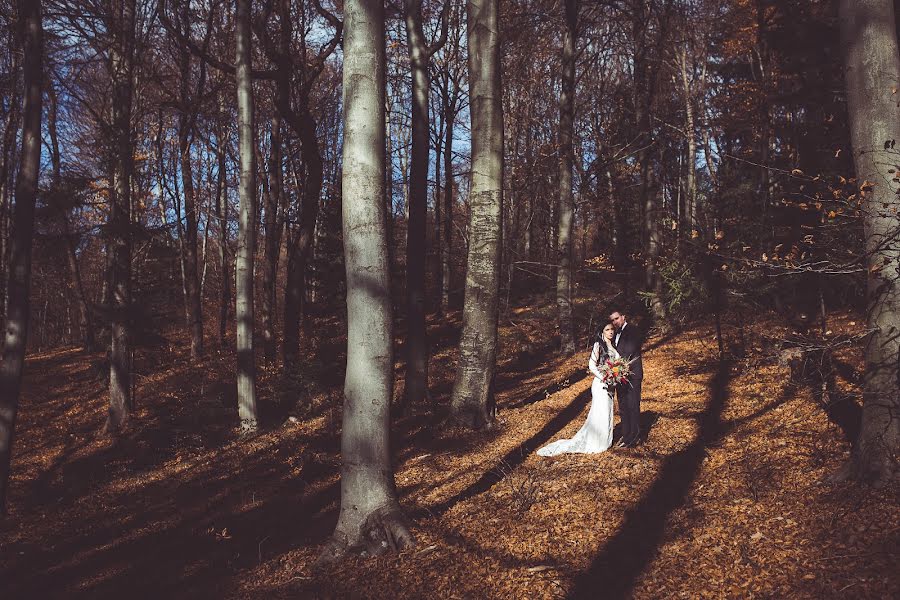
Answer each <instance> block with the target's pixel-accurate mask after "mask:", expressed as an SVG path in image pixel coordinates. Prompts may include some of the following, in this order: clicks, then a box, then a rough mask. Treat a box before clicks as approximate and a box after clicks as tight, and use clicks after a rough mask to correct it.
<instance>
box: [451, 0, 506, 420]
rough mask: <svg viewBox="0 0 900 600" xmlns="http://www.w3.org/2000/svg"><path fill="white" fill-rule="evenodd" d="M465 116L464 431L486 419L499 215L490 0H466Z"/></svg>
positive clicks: (460, 376) (455, 405)
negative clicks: (468, 170)
mask: <svg viewBox="0 0 900 600" xmlns="http://www.w3.org/2000/svg"><path fill="white" fill-rule="evenodd" d="M467 13H468V31H467V34H468V48H469V85H470V97H471V104H470V111H471V114H472V184H471V186H472V187H471V199H470V210H469V250H468V257H467V265H468V268H467V271H466V290H465V300H464V306H463V326H462V334H461V337H460V342H459V350H460V356H459V364H458V366H457V370H456V380H455V382H454V384H453V394H452V398H451V414H452V418H453V420H454V421H455V422H457V423H459V424H461V425H465V426H468V427H472V428H484V427H487V426H490V425H492V424H493V421H494V414H495V412H496V411H495V404H494V403H495V399H494V374H495V371H496V359H497V310H498V304H499V290H500V251H501V226H502V223H501V218H502V215H503V109H502V105H501V99H502V96H501V87H500V35H499V28H498V13H499V1H498V0H469V3H468V5H467Z"/></svg>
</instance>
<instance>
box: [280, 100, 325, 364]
mask: <svg viewBox="0 0 900 600" xmlns="http://www.w3.org/2000/svg"><path fill="white" fill-rule="evenodd" d="M291 114H292V115H293V117H292V120H291V128H292V129H293V130H294V132H295V133H297V135H299V136H300V144H301V146H300V156H301V158H302V160H303V164H304V165H305V166H306V180H305V181H304V184H303V196H302V199H301V201H300V225H299V226H298V227H297V228H296V231H295V233H294V235H293V236H292V238H291V240H290V247H289V249H288V265H287V281H285V286H284V342H283V343H284V348H283V355H284V371H285V372H286V373H288V372H291V371H292V370H294V369H296V368H297V366H298V363H299V360H300V323H301V320H302V318H303V303H304V297H305V296H306V263H307V261H308V259H309V253H310V250H311V249H312V243H313V239H314V237H315V232H316V218H317V216H318V214H319V196H320V195H321V194H322V180H323V165H322V155H321V153H320V151H319V140H318V138H317V137H316V121H315V119H314V118H313V116H312V113H310V112H309V110H308V109H307V108H306V106H305V104H304V105H303V106H302V107H301V108H300V110H299V111H296V112H292V113H291Z"/></svg>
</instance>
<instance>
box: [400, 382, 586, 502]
mask: <svg viewBox="0 0 900 600" xmlns="http://www.w3.org/2000/svg"><path fill="white" fill-rule="evenodd" d="M590 399H591V391H590V390H587V391H585V392H583V393H581V394H579V395H578V396H577V397H576V398H575V399H574V400H572V402H570V403H569V405H568V406H566V407H565V408H564V409H562V410H561V411H560V412H559V413H558V414H557V415H556V416H555V417H553V418H552V419H551V420H550V421H548V422H547V424H546V425H544V427H542V428H541V429H540V431H538V432H537V433H535V434H534V435H533V436H531V437H530V438H528V439H527V440H525V441H524V442H522V443H521V444H519V445H518V446H516V447H515V448H513V449H512V450H510V451H509V452H507V453H506V454H505V455H504V456H503V458H501V459H500V460H499V461H497V463H496V465H495V467H494V468H492V469H490V470H488V471H486V472H485V473H483V474H482V475H481V477H479V478H478V479H477V480H476V481H475V482H474V483H472V484H471V485H469V486H468V487H466V488H465V489H464V490H462V491H460V492H459V493H457V494H455V495H453V496H452V497H450V498H448V499H446V500H444V501H443V502H440V503H438V504H436V505H434V506H426V507H419V508H417V509H415V510H414V511H412V512H411V514H412V516H413V517H414V518H424V517H429V516H431V517H436V516H440V515H443V514H444V513H445V512H447V511H448V510H449V509H451V508H452V507H453V506H454V505H456V504H457V503H458V502H462V501H463V500H467V499H469V498H472V497H473V496H477V495H478V494H481V493H483V492H486V491H487V490H489V489H490V488H491V487H493V486H494V485H495V484H496V483H498V482H499V481H501V480H502V479H503V478H504V477H505V476H506V475H508V474H509V473H511V472H512V471H513V470H514V469H515V468H516V467H518V466H519V465H521V464H522V463H523V462H524V461H525V459H526V458H527V457H528V456H529V455H530V454H531V453H532V452H534V451H535V450H537V449H538V448H540V447H541V446H542V445H543V444H545V443H547V442H548V441H549V440H550V438H552V437H553V436H554V435H556V434H557V433H559V431H560V430H562V428H563V427H565V426H566V425H568V424H569V423H570V422H571V421H572V420H574V419H575V418H576V417H578V415H580V414H581V411H583V410H584V407H585V406H586V405H587V403H588V402H589V401H590Z"/></svg>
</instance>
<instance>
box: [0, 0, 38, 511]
mask: <svg viewBox="0 0 900 600" xmlns="http://www.w3.org/2000/svg"><path fill="white" fill-rule="evenodd" d="M18 12H19V14H18V17H19V28H20V36H21V43H22V54H23V57H24V58H23V77H24V83H25V107H24V111H23V123H22V155H21V162H20V163H19V176H18V178H17V180H16V206H15V216H14V221H13V232H12V235H11V236H10V261H9V272H8V273H9V281H8V283H7V290H8V293H9V302H8V304H7V314H6V329H5V332H4V339H3V342H4V345H3V362H2V363H0V514H6V497H7V490H8V486H9V473H10V463H11V459H12V445H13V438H14V435H15V426H16V413H17V412H18V407H19V392H20V390H21V387H22V372H23V370H24V368H25V344H26V342H27V340H28V321H29V313H30V297H29V286H30V284H31V241H32V237H33V233H34V205H35V200H36V198H37V186H38V175H39V174H40V170H41V92H42V89H43V87H42V84H43V67H42V65H41V58H42V56H43V29H42V24H41V3H40V1H39V0H19V2H18Z"/></svg>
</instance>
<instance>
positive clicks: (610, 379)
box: [600, 357, 632, 385]
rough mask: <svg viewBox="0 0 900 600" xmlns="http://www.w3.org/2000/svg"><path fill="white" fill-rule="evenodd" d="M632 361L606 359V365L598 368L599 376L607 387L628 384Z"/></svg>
mask: <svg viewBox="0 0 900 600" xmlns="http://www.w3.org/2000/svg"><path fill="white" fill-rule="evenodd" d="M631 363H632V361H630V360H626V359H624V358H621V357H619V358H607V359H606V363H605V364H603V365H602V366H601V367H600V376H601V378H602V379H603V382H604V383H606V384H607V385H623V384H626V383H628V377H629V376H630V375H631V373H632V371H631Z"/></svg>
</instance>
